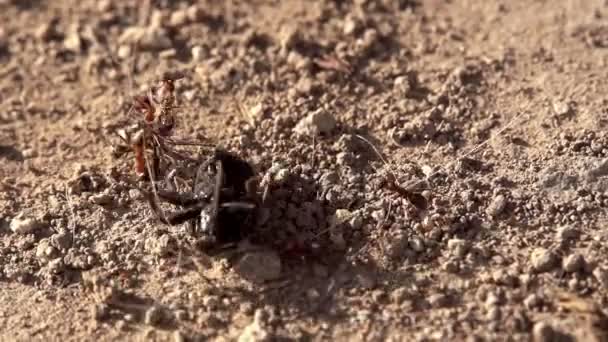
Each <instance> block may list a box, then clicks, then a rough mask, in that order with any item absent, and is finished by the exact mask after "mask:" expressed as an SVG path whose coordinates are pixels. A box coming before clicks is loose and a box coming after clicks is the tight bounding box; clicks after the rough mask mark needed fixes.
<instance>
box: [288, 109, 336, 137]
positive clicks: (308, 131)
mask: <svg viewBox="0 0 608 342" xmlns="http://www.w3.org/2000/svg"><path fill="white" fill-rule="evenodd" d="M334 127H336V119H335V118H334V117H333V116H332V115H331V114H329V113H327V112H325V111H324V110H318V111H316V112H314V113H312V114H309V115H308V116H306V117H305V118H304V119H302V120H301V121H300V122H298V124H297V125H296V127H295V128H294V131H295V132H296V133H297V134H300V135H319V134H328V133H330V132H331V131H332V130H333V129H334Z"/></svg>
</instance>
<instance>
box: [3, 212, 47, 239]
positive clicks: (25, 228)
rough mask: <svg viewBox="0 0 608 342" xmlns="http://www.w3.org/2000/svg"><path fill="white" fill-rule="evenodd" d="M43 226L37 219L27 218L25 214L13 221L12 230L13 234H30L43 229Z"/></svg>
mask: <svg viewBox="0 0 608 342" xmlns="http://www.w3.org/2000/svg"><path fill="white" fill-rule="evenodd" d="M42 227H43V225H42V224H41V223H40V222H38V221H37V220H36V219H33V218H27V217H25V215H24V214H23V213H20V214H19V215H17V216H15V217H14V218H13V219H12V220H11V224H10V229H11V231H13V233H17V234H29V233H32V232H34V231H35V230H38V229H41V228H42Z"/></svg>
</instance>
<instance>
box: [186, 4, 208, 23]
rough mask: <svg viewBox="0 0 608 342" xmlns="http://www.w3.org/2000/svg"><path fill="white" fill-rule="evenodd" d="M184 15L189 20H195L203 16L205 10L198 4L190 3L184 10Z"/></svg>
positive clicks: (199, 19)
mask: <svg viewBox="0 0 608 342" xmlns="http://www.w3.org/2000/svg"><path fill="white" fill-rule="evenodd" d="M186 16H187V17H188V20H190V21H191V22H197V21H201V20H203V19H204V18H205V12H204V11H203V9H202V8H200V7H199V6H197V5H192V6H190V7H188V9H187V10H186Z"/></svg>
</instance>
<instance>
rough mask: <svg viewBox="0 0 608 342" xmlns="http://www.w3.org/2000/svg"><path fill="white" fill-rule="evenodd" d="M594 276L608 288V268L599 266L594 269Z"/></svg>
mask: <svg viewBox="0 0 608 342" xmlns="http://www.w3.org/2000/svg"><path fill="white" fill-rule="evenodd" d="M593 276H594V277H595V279H597V281H598V282H599V283H600V285H601V286H603V287H604V288H605V289H608V269H605V268H603V267H599V266H598V267H596V268H595V269H594V270H593Z"/></svg>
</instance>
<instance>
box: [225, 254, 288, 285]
mask: <svg viewBox="0 0 608 342" xmlns="http://www.w3.org/2000/svg"><path fill="white" fill-rule="evenodd" d="M235 270H236V271H237V273H239V274H240V275H241V276H242V277H243V278H245V279H248V280H250V281H253V282H260V283H261V282H265V281H267V280H272V279H276V278H278V277H279V276H280V275H281V258H280V257H279V255H278V254H277V253H275V252H274V251H258V252H250V253H247V254H245V255H243V256H242V257H241V259H240V260H239V261H238V263H237V264H236V266H235Z"/></svg>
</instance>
